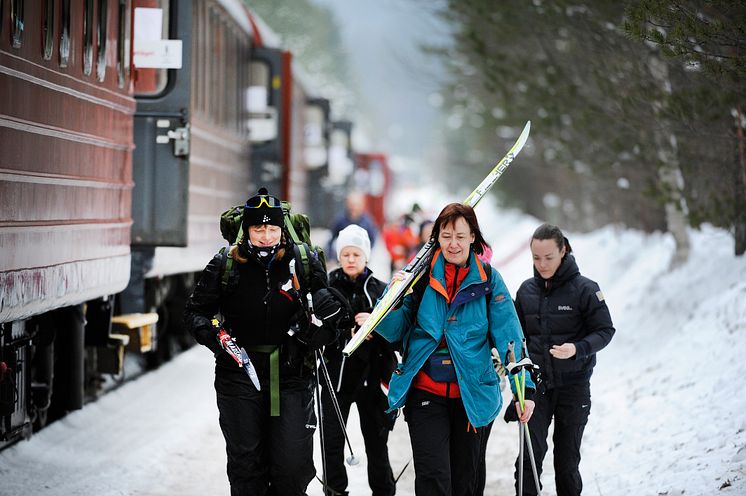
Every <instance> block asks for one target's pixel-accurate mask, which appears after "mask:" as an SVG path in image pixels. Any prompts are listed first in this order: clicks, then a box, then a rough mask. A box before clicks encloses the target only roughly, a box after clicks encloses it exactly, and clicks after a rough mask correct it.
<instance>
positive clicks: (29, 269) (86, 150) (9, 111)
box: [0, 1, 135, 446]
mask: <svg viewBox="0 0 746 496" xmlns="http://www.w3.org/2000/svg"><path fill="white" fill-rule="evenodd" d="M0 7H2V11H1V12H0V14H1V15H0V253H1V255H0V323H2V324H0V326H2V327H0V446H2V444H3V443H4V442H5V441H7V440H11V439H13V438H15V437H17V436H19V435H22V434H26V433H28V431H29V429H30V426H31V423H32V422H33V421H36V422H37V423H43V422H44V419H45V416H46V413H47V407H48V406H49V402H50V400H51V396H52V376H53V373H52V365H51V363H52V362H53V359H54V357H58V358H59V359H60V361H61V363H60V364H59V365H60V366H61V367H62V368H60V370H61V371H62V372H61V373H60V374H58V375H57V376H56V377H55V379H54V380H55V384H56V385H57V387H58V389H59V390H60V392H62V391H67V392H69V393H70V394H64V395H63V396H64V401H62V402H61V404H60V405H59V406H60V408H62V409H69V408H76V407H79V406H80V405H81V404H82V401H83V398H82V391H83V389H84V384H83V382H84V372H83V356H82V353H83V342H84V340H85V331H84V320H83V309H82V308H81V306H80V304H81V303H82V302H84V301H86V300H90V299H92V298H97V297H100V296H102V295H107V294H113V293H117V292H119V291H121V290H122V289H123V288H124V287H125V286H126V284H127V281H128V278H129V270H130V269H129V266H130V247H129V245H130V225H131V218H130V198H131V196H130V195H131V189H132V169H131V161H132V150H133V132H132V115H133V113H134V111H135V101H134V99H133V98H132V96H131V93H130V78H129V70H128V67H129V54H128V53H127V51H126V50H125V49H124V48H123V47H125V46H127V43H128V40H129V25H128V22H129V11H128V8H127V4H126V2H119V1H108V2H107V1H97V2H93V1H88V2H83V1H78V2H67V1H66V2H62V1H57V2H53V1H48V2H20V1H9V2H0ZM31 316H45V317H46V318H37V319H35V320H24V319H26V318H28V317H31ZM94 320H95V319H94ZM58 329H59V330H60V332H59V333H56V330H58ZM55 334H58V339H57V342H56V343H55V339H54V338H55ZM32 342H33V344H34V346H33V349H34V350H35V352H34V353H33V354H32V352H31V350H32V347H31V346H30V343H32ZM72 343H76V344H75V345H73V344H72ZM55 346H56V347H57V350H58V353H56V354H55V353H54V348H55ZM63 366H64V367H63ZM32 368H33V369H34V372H35V377H34V386H33V387H32V386H31V384H30V376H31V372H32Z"/></svg>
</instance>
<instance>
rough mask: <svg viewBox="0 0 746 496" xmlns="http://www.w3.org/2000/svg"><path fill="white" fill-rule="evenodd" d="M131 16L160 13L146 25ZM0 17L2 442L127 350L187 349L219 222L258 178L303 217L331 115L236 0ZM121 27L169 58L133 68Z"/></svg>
mask: <svg viewBox="0 0 746 496" xmlns="http://www.w3.org/2000/svg"><path fill="white" fill-rule="evenodd" d="M140 8H147V9H158V10H157V12H156V11H150V14H152V13H153V12H156V13H157V14H158V16H156V17H155V18H156V19H160V22H159V23H158V22H156V23H151V24H150V26H149V28H148V30H147V32H145V31H142V25H140V24H138V22H140V21H138V22H135V20H136V19H138V16H139V15H144V14H143V13H144V12H145V11H140V10H136V9H140ZM0 14H1V15H0V253H1V254H2V255H1V256H0V448H2V446H4V445H6V444H7V443H9V442H12V441H13V440H15V439H18V438H19V437H21V436H24V435H28V434H30V431H31V428H32V425H35V426H37V427H40V426H43V425H44V423H46V421H47V420H48V419H51V418H55V417H57V416H60V415H62V414H64V413H65V412H66V411H67V410H70V409H75V408H80V407H81V406H82V405H83V403H84V401H85V400H86V399H87V398H92V397H95V396H96V395H97V394H98V393H99V391H100V387H99V386H100V384H101V381H102V374H118V373H120V372H121V370H122V363H123V351H124V348H125V345H126V346H127V350H128V351H135V352H138V353H145V355H143V356H145V357H146V358H147V359H148V360H147V362H148V363H156V364H157V363H159V362H160V361H161V360H162V359H164V358H167V357H168V355H169V354H170V352H171V350H172V349H173V347H174V344H176V345H187V344H188V343H187V341H188V339H187V338H186V336H185V334H184V331H183V329H182V328H181V318H180V314H181V309H182V308H183V303H184V300H185V298H186V295H187V294H188V293H189V292H190V291H191V287H192V284H193V281H194V274H195V272H198V271H200V270H201V269H202V267H203V266H204V265H205V263H206V262H207V261H208V260H209V259H210V258H211V257H212V255H213V254H214V253H215V251H216V250H217V249H218V248H219V247H220V246H221V245H223V244H224V243H225V242H224V241H223V240H222V239H220V235H219V230H218V217H219V214H220V213H221V212H222V211H223V210H225V209H226V208H228V207H229V206H232V205H235V204H238V203H242V202H243V201H244V200H245V199H246V198H247V196H249V195H250V194H251V193H252V192H253V191H254V190H255V189H256V188H257V187H258V186H259V185H268V186H269V187H270V188H271V189H272V190H273V191H274V192H276V193H277V194H280V195H281V196H283V197H285V198H288V199H290V200H291V201H293V202H294V204H295V206H296V208H298V209H300V210H305V209H306V208H307V207H308V206H309V204H310V203H311V202H310V201H309V197H310V195H309V188H311V192H312V193H316V192H315V191H313V190H312V188H313V184H314V182H313V181H309V179H308V177H309V170H310V169H312V168H314V167H315V168H316V169H319V170H323V169H322V168H323V167H325V164H326V159H325V157H324V153H321V154H319V153H316V154H315V155H314V154H313V153H311V152H310V151H309V150H308V149H307V148H309V147H310V148H313V147H316V148H315V150H316V151H317V152H318V151H319V147H320V148H321V149H322V151H323V150H324V149H325V147H326V146H328V142H327V141H328V137H327V136H326V134H325V132H323V129H325V128H327V127H328V114H329V112H328V102H326V104H325V105H326V110H325V111H324V112H322V113H321V119H320V120H319V113H318V112H314V109H318V108H319V102H323V101H322V100H315V99H312V98H311V96H310V95H309V92H308V86H307V85H306V84H305V83H302V82H301V78H299V77H298V76H297V74H296V72H297V71H296V69H295V68H294V66H293V64H292V57H291V54H290V53H289V52H287V51H285V50H283V49H281V48H279V47H278V46H277V45H276V44H274V43H269V42H268V41H267V40H266V39H264V38H263V37H262V36H261V35H260V34H259V30H258V28H257V25H261V22H260V21H258V20H256V19H254V18H252V17H251V16H250V14H249V12H248V10H247V9H246V7H245V6H244V5H243V3H242V2H240V1H239V0H202V1H198V2H189V1H175V0H171V1H169V0H131V1H130V0H118V1H105V0H98V1H93V0H86V1H82V0H81V1H71V0H58V1H47V2H33V3H32V2H22V1H7V2H6V1H0ZM150 14H149V15H150ZM151 20H152V18H151ZM158 24H160V25H158ZM131 33H134V34H133V35H132V37H134V38H138V36H141V35H143V33H145V34H146V35H148V36H149V37H153V36H154V37H155V38H156V42H159V40H161V39H162V40H181V43H182V44H181V52H182V53H181V58H180V64H177V65H176V66H173V67H172V68H145V64H141V67H138V68H137V69H135V68H134V66H133V64H132V60H131V56H130V52H131V51H134V52H135V56H141V54H142V53H144V52H146V51H147V50H143V49H142V45H140V44H139V43H138V42H137V41H136V40H130V38H131ZM154 33H155V34H154ZM167 43H170V42H167ZM169 46H171V45H169ZM133 47H134V48H133ZM161 55H168V56H169V57H171V54H161ZM138 64H139V62H138ZM179 65H180V67H179V68H176V67H178V66H179ZM321 107H324V105H322V106H321ZM310 122H313V123H318V125H319V126H320V127H321V129H322V133H321V137H322V140H321V141H319V140H317V141H315V142H313V143H311V141H308V140H307V137H308V136H309V133H308V132H306V131H307V126H308V124H309V123H310ZM310 135H313V133H310ZM325 140H327V141H325ZM314 156H315V157H316V161H315V162H314V161H313V160H311V159H312V158H313V157H314ZM309 157H310V158H309ZM319 157H321V158H322V160H321V161H320V162H319V160H318V159H319ZM312 162H313V163H312ZM133 183H134V187H133ZM125 286H126V287H125ZM156 321H157V322H158V324H157V327H156V325H155V322H156ZM32 378H33V381H32ZM32 383H33V385H32Z"/></svg>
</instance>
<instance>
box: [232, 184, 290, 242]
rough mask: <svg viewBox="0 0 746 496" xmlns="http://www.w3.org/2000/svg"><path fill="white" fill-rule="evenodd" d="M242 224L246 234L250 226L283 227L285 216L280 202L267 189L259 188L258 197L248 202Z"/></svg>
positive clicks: (253, 197) (244, 209) (244, 208)
mask: <svg viewBox="0 0 746 496" xmlns="http://www.w3.org/2000/svg"><path fill="white" fill-rule="evenodd" d="M241 223H242V226H243V231H244V232H245V233H246V232H248V231H249V226H258V225H261V224H270V225H272V226H279V227H283V226H284V216H283V213H282V204H281V203H280V200H278V199H277V198H276V197H274V196H271V195H270V194H269V193H268V192H267V188H259V191H258V192H257V194H256V196H252V197H251V198H249V199H248V200H246V205H244V207H243V219H242V221H241Z"/></svg>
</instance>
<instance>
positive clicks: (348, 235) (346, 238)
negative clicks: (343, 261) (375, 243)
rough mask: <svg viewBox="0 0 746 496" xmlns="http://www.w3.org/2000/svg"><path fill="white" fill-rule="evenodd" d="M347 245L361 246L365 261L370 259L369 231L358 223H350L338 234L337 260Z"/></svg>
mask: <svg viewBox="0 0 746 496" xmlns="http://www.w3.org/2000/svg"><path fill="white" fill-rule="evenodd" d="M346 246H354V247H355V248H360V249H361V250H362V251H363V254H364V255H365V261H366V262H367V261H368V260H370V238H369V237H368V231H366V230H365V229H363V228H362V227H360V226H358V225H357V224H350V225H349V226H347V227H345V228H344V229H342V230H341V231H339V236H337V243H336V245H335V247H336V248H337V260H339V259H340V254H341V253H342V249H343V248H344V247H346Z"/></svg>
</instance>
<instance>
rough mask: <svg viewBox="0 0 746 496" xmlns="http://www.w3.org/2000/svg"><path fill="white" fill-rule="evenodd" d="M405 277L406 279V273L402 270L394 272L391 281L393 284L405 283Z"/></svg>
mask: <svg viewBox="0 0 746 496" xmlns="http://www.w3.org/2000/svg"><path fill="white" fill-rule="evenodd" d="M405 277H406V272H404V271H403V270H400V271H397V272H394V275H393V276H391V281H392V282H393V281H403V280H404V278H405Z"/></svg>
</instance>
